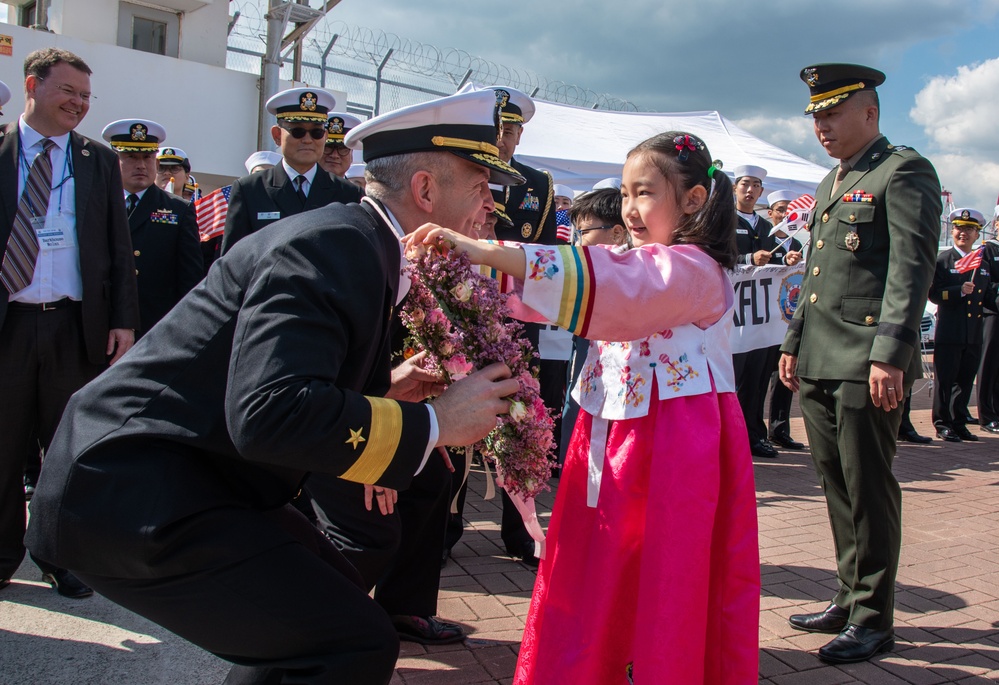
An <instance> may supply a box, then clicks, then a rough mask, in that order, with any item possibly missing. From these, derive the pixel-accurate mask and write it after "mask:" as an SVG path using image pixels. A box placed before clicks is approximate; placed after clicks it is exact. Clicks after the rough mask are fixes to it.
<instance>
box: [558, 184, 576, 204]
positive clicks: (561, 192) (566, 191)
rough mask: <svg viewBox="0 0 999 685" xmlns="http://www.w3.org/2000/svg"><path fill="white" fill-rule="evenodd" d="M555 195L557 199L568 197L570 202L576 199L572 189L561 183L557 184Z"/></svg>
mask: <svg viewBox="0 0 999 685" xmlns="http://www.w3.org/2000/svg"><path fill="white" fill-rule="evenodd" d="M554 194H555V197H567V198H569V199H570V200H571V199H573V198H574V197H576V194H575V193H574V192H572V188H570V187H569V186H567V185H563V184H561V183H556V184H555V191H554Z"/></svg>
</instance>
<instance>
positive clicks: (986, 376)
mask: <svg viewBox="0 0 999 685" xmlns="http://www.w3.org/2000/svg"><path fill="white" fill-rule="evenodd" d="M997 219H999V206H997V207H996V219H993V221H992V239H991V240H987V241H985V243H984V244H985V252H984V254H983V255H982V260H983V261H986V262H988V263H989V270H990V271H991V272H992V274H993V278H994V279H997V280H999V276H996V274H999V239H997V237H996V220H997ZM978 423H979V425H980V426H981V429H982V431H983V432H985V433H999V314H997V313H996V312H992V311H989V310H987V309H986V310H985V313H984V316H983V317H982V363H981V366H980V367H979V369H978Z"/></svg>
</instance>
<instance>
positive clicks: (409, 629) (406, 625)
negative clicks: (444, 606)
mask: <svg viewBox="0 0 999 685" xmlns="http://www.w3.org/2000/svg"><path fill="white" fill-rule="evenodd" d="M392 625H393V626H395V629H396V631H397V632H398V633H399V639H400V640H407V641H409V642H419V643H420V644H421V645H449V644H451V643H454V642H461V641H462V640H464V639H465V629H464V628H462V627H461V626H460V625H458V624H457V623H451V622H450V621H442V620H440V619H439V618H437V617H436V616H402V615H397V616H393V617H392Z"/></svg>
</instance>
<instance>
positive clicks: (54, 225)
mask: <svg viewBox="0 0 999 685" xmlns="http://www.w3.org/2000/svg"><path fill="white" fill-rule="evenodd" d="M31 227H32V228H33V229H34V230H35V236H36V237H37V238H38V247H39V248H40V249H42V250H61V249H64V248H67V247H76V230H75V229H74V228H73V226H71V225H70V222H69V219H68V217H67V216H66V215H65V214H57V215H55V216H35V217H31Z"/></svg>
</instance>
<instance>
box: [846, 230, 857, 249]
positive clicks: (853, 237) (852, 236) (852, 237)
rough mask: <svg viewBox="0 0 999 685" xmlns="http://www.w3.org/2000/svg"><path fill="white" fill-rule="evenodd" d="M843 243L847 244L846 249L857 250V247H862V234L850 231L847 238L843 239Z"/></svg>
mask: <svg viewBox="0 0 999 685" xmlns="http://www.w3.org/2000/svg"><path fill="white" fill-rule="evenodd" d="M843 244H844V245H846V249H848V250H849V251H850V252H856V251H857V248H858V247H860V235H858V234H857V232H856V231H850V232H849V233H847V234H846V238H844V239H843Z"/></svg>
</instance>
